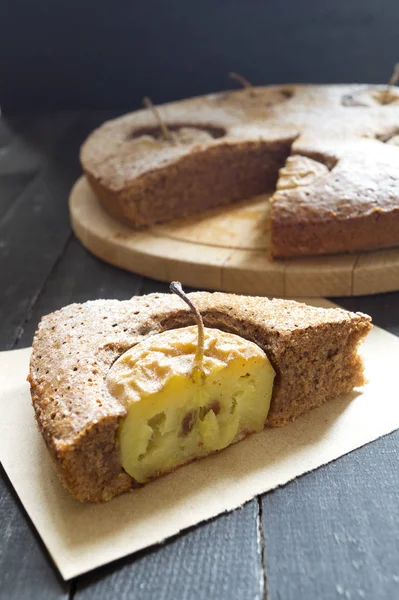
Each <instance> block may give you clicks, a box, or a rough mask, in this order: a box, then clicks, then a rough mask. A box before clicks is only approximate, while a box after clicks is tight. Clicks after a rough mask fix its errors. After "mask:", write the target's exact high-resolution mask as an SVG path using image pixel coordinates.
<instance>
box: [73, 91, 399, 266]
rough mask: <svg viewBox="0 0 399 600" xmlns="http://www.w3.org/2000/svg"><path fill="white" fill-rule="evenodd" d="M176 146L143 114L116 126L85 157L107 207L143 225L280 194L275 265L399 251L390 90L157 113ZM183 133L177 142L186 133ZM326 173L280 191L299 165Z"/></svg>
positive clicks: (256, 98)
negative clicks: (305, 162)
mask: <svg viewBox="0 0 399 600" xmlns="http://www.w3.org/2000/svg"><path fill="white" fill-rule="evenodd" d="M160 112H161V114H162V117H163V119H164V120H165V123H166V124H167V125H168V126H169V127H170V129H171V130H172V133H173V132H174V131H177V132H179V136H180V138H179V139H177V138H176V140H175V142H166V141H164V140H162V139H160V137H159V132H158V131H157V127H156V124H155V123H154V117H153V115H152V113H151V112H150V111H148V110H141V111H136V112H134V113H131V114H129V115H125V116H123V117H120V118H119V119H115V120H113V121H109V122H107V123H105V124H104V125H103V126H101V127H100V128H99V129H97V130H96V131H94V132H93V133H92V134H91V135H90V136H89V137H88V139H87V140H86V142H85V143H84V144H83V146H82V148H81V153H80V158H81V163H82V167H83V170H84V172H85V174H86V176H87V178H88V181H89V183H90V185H91V187H92V188H93V190H94V192H95V193H96V195H97V197H98V199H99V200H100V202H101V203H102V204H103V206H104V207H105V208H106V209H107V210H108V211H109V212H111V213H112V214H113V215H114V216H116V217H117V218H119V219H121V220H123V221H125V222H127V223H129V224H130V225H131V226H133V227H135V228H143V227H149V226H152V225H154V224H155V223H159V222H165V221H168V220H170V219H173V218H176V217H183V216H186V215H189V214H193V213H196V212H201V211H204V210H206V209H208V208H212V207H215V206H218V205H222V204H227V203H230V202H234V201H237V200H242V199H244V198H247V197H249V196H252V195H256V194H259V193H262V192H273V191H274V190H275V189H276V187H277V191H276V192H275V194H274V196H273V198H272V200H271V211H270V213H271V214H270V219H271V220H270V223H271V253H272V255H273V256H274V257H276V258H278V257H289V256H305V255H315V254H328V253H336V252H337V253H341V252H357V251H361V250H369V249H377V248H383V247H390V246H395V245H398V244H399V174H398V169H397V164H398V160H399V141H398V140H399V128H398V122H399V90H398V88H395V87H392V88H391V90H390V92H389V93H387V91H386V87H383V86H365V85H341V86H339V85H326V86H297V85H290V86H268V87H254V88H248V89H244V90H238V91H235V92H222V93H219V94H211V95H208V96H203V97H200V98H192V99H189V100H184V101H180V102H174V103H170V104H166V105H163V106H162V107H160ZM181 132H182V133H181ZM298 155H299V156H306V157H308V158H311V159H312V160H314V161H315V162H316V163H319V165H320V164H321V165H322V166H323V167H324V166H325V165H326V166H327V167H328V170H327V172H325V170H323V169H317V171H318V176H317V177H315V178H310V179H309V178H306V177H305V178H303V179H302V181H301V180H299V179H298V178H296V177H295V174H294V173H293V174H292V175H293V180H295V181H296V183H295V185H292V186H291V187H290V189H283V190H280V189H279V179H278V173H279V170H280V169H282V168H284V165H285V162H286V160H287V159H288V158H289V157H292V156H298Z"/></svg>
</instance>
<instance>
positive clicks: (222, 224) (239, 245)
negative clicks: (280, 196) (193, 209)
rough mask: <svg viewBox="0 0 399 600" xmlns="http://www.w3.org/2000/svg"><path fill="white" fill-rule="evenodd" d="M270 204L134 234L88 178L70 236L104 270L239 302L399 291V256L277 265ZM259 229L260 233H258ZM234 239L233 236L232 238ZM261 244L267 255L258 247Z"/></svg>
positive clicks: (80, 185) (74, 206) (76, 200)
mask: <svg viewBox="0 0 399 600" xmlns="http://www.w3.org/2000/svg"><path fill="white" fill-rule="evenodd" d="M268 202H269V196H268V195H267V194H264V195H262V196H259V197H258V198H257V199H252V201H251V200H249V206H247V205H246V204H245V202H239V203H237V204H232V205H230V206H227V207H222V208H218V209H212V210H210V211H208V212H207V213H206V215H201V216H200V217H198V216H192V217H188V218H186V219H181V220H176V221H173V222H171V223H169V224H168V223H166V224H165V225H162V226H160V225H157V226H155V227H153V228H151V229H149V230H144V231H134V230H133V229H131V228H129V227H128V226H127V225H124V224H122V223H120V222H119V221H117V220H116V219H114V218H113V217H111V216H110V215H109V214H108V212H106V211H105V209H104V208H103V207H102V206H101V205H100V203H99V202H98V200H97V198H96V196H95V194H94V193H93V191H92V189H91V188H90V186H89V184H88V182H87V180H86V178H85V177H82V178H80V179H79V180H78V181H77V183H76V185H75V186H74V188H73V190H72V191H71V195H70V200H69V206H70V214H71V223H72V228H73V230H74V232H75V235H76V236H77V237H78V239H79V240H80V241H81V242H82V244H83V245H84V246H85V247H86V248H87V249H88V250H90V252H92V253H93V254H94V255H95V256H98V257H100V258H101V259H103V260H105V261H106V262H108V263H110V264H112V265H115V266H117V267H121V268H123V269H127V270H128V271H133V272H136V273H140V274H141V275H144V276H147V277H153V278H157V279H161V280H162V281H170V280H173V279H177V280H179V281H181V282H182V283H183V284H184V285H189V286H196V287H200V288H203V289H211V290H212V289H216V290H219V291H227V292H234V293H236V294H252V295H256V294H259V295H267V296H281V297H288V298H292V297H296V298H298V297H316V296H319V297H323V296H352V295H353V294H354V293H357V294H362V295H364V294H367V293H373V294H374V293H377V292H385V291H392V290H394V291H396V290H397V289H399V248H392V249H390V250H384V251H376V252H368V253H365V254H358V255H357V254H348V255H342V256H338V255H331V256H316V257H303V258H290V259H284V260H272V259H271V258H270V256H269V253H268V244H269V241H268V235H269V233H268V231H267V228H266V227H265V226H262V227H261V228H258V227H256V224H257V223H258V222H260V221H261V222H263V221H264V220H265V215H267V213H268V209H269V205H268ZM259 229H260V231H259ZM229 232H230V233H231V235H230V236H229ZM260 239H263V242H262V243H263V247H262V244H261V242H260Z"/></svg>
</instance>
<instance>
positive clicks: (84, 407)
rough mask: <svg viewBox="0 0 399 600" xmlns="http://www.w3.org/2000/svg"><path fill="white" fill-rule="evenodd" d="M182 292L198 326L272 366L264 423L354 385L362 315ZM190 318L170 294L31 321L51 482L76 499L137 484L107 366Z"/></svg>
mask: <svg viewBox="0 0 399 600" xmlns="http://www.w3.org/2000/svg"><path fill="white" fill-rule="evenodd" d="M190 296H191V298H192V300H193V301H194V302H195V303H196V305H197V306H198V308H199V310H200V311H201V314H202V316H203V319H204V324H205V326H207V327H216V328H218V329H222V330H224V331H229V332H231V333H235V334H237V335H240V336H241V337H244V338H246V339H248V340H250V341H253V342H254V343H256V344H257V345H258V346H260V348H262V349H263V350H264V351H265V352H266V354H267V356H268V358H269V360H270V361H271V363H272V365H273V367H274V369H275V370H276V372H277V376H276V380H275V386H274V391H273V397H272V403H271V408H270V411H269V415H268V420H267V425H268V426H282V425H284V424H286V423H287V422H288V421H290V420H293V419H295V418H296V417H298V416H299V415H300V414H302V413H303V412H306V411H308V410H310V409H312V408H314V407H316V406H319V405H320V404H322V403H323V402H325V401H328V400H330V399H331V398H333V397H336V396H337V395H339V394H342V393H345V392H348V391H350V390H351V389H353V387H355V386H360V385H362V384H363V366H362V361H361V359H360V357H359V356H358V354H357V346H358V344H359V342H360V341H361V340H362V339H363V338H364V336H365V335H366V334H367V332H368V331H369V329H370V328H371V323H370V318H369V317H368V316H367V315H363V314H361V313H349V312H347V311H345V310H342V309H338V308H337V309H323V308H315V307H311V306H306V305H304V304H299V303H296V302H293V301H287V300H268V299H266V298H253V297H242V296H234V295H232V294H223V293H214V294H211V293H206V292H198V293H194V294H190ZM193 324H194V320H193V316H192V314H191V312H190V311H189V309H188V308H187V307H186V306H185V305H184V304H183V303H182V302H181V300H180V299H179V298H177V297H175V296H173V295H170V294H151V295H149V296H143V297H136V298H133V299H132V300H129V301H117V300H98V301H94V302H87V303H85V304H72V305H70V306H67V307H65V308H63V309H61V310H60V311H57V312H55V313H52V314H50V315H47V316H46V317H44V318H43V319H42V321H41V322H40V324H39V327H38V330H37V332H36V334H35V338H34V341H33V351H32V356H31V362H30V374H29V377H28V379H29V382H30V386H31V394H32V402H33V407H34V410H35V414H36V419H37V423H38V426H39V428H40V431H41V432H42V434H43V436H44V439H45V441H46V444H47V446H48V448H49V450H50V453H51V455H52V457H53V459H54V463H55V466H56V468H57V471H58V474H59V475H60V478H61V481H62V483H63V484H64V486H65V487H66V488H67V489H68V490H69V491H70V492H71V493H72V495H73V496H74V497H75V498H77V499H78V500H81V501H83V500H91V501H103V500H109V499H111V498H113V497H114V496H117V495H118V494H121V493H123V492H125V491H128V490H130V489H132V488H134V487H135V486H136V485H137V484H136V483H135V482H134V481H133V480H132V478H131V477H130V476H129V475H127V474H126V473H125V472H124V471H123V469H122V467H121V463H120V457H119V451H118V447H117V443H116V434H117V428H118V424H119V422H120V419H121V418H123V417H124V416H125V414H126V409H125V407H124V406H122V405H121V404H120V403H119V402H118V401H117V400H116V399H115V398H113V397H112V396H111V395H110V394H109V393H108V391H107V387H106V376H107V373H108V371H109V369H110V367H111V366H112V364H113V363H114V362H115V360H116V359H117V358H118V357H119V356H121V354H123V353H124V352H125V351H127V350H128V349H129V348H131V347H132V346H134V345H135V344H137V343H138V342H140V341H141V340H143V339H145V338H146V337H147V336H149V335H154V334H155V333H159V332H161V331H165V330H167V329H173V328H179V327H186V326H188V325H193Z"/></svg>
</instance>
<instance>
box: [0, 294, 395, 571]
mask: <svg viewBox="0 0 399 600" xmlns="http://www.w3.org/2000/svg"><path fill="white" fill-rule="evenodd" d="M318 304H321V302H318ZM362 352H363V355H364V358H365V364H366V373H367V376H368V378H369V383H368V384H367V385H366V386H365V387H364V388H362V389H361V390H358V391H355V392H353V393H352V394H350V395H348V396H346V397H343V398H340V399H338V400H335V401H332V402H329V403H327V404H325V405H324V406H322V407H321V408H318V409H316V410H314V411H312V412H310V413H308V414H306V415H303V416H302V417H301V418H299V419H298V420H297V421H296V422H295V423H293V424H291V425H287V426H286V427H284V428H282V429H269V430H265V431H263V432H262V433H260V434H257V435H253V436H251V437H249V438H248V439H247V440H245V441H243V442H241V443H239V444H236V445H234V446H231V447H230V448H228V449H226V450H224V451H223V452H221V453H220V454H218V455H214V456H212V457H208V458H206V459H203V460H201V461H199V462H196V463H193V464H191V465H188V466H186V467H183V468H181V469H180V470H178V471H176V472H175V473H172V474H171V475H168V476H166V477H163V478H161V479H159V480H157V481H154V482H152V483H150V484H148V485H147V486H145V487H143V488H141V489H138V490H135V491H134V492H132V493H130V494H125V495H123V496H120V497H119V498H115V499H114V500H112V501H111V502H108V503H106V504H97V505H93V504H80V503H79V502H77V501H75V500H74V499H73V498H72V497H71V496H70V495H69V494H68V492H66V491H65V490H64V489H63V488H62V487H61V485H60V483H59V482H58V479H57V475H56V474H55V472H54V469H53V466H52V463H51V462H50V458H49V456H48V452H47V450H46V447H45V444H44V441H43V439H42V437H41V435H40V434H39V432H38V430H37V428H36V424H35V420H34V417H33V409H32V406H31V400H30V395H29V388H28V384H27V383H26V374H27V372H28V362H29V356H30V349H29V348H27V349H24V350H15V351H11V352H2V353H0V411H1V412H0V414H1V415H2V427H1V436H0V458H1V461H2V463H3V466H4V469H5V470H6V472H7V474H8V477H9V478H10V480H11V482H12V484H13V486H14V488H15V490H16V492H17V494H18V496H19V498H20V500H21V502H22V504H23V505H24V507H25V509H26V511H27V513H28V515H29V516H30V518H31V519H32V521H33V523H34V525H35V527H36V529H37V531H38V532H39V534H40V536H41V537H42V539H43V541H44V543H45V545H46V546H47V548H48V551H49V552H50V554H51V556H52V558H53V560H54V562H55V563H56V565H57V567H58V568H59V570H60V572H61V574H62V576H63V577H64V578H65V579H69V578H71V577H74V576H76V575H79V574H81V573H84V572H86V571H89V570H90V569H94V568H95V567H99V566H100V565H104V564H105V563H108V562H110V561H113V560H115V559H117V558H120V557H122V556H126V555H127V554H131V553H133V552H136V551H137V550H140V549H142V548H145V547H147V546H151V545H152V544H156V543H158V542H160V541H162V540H165V539H166V538H168V537H170V536H172V535H174V534H176V533H178V532H179V531H181V530H183V529H186V528H187V527H190V526H192V525H195V524H196V523H199V522H201V521H205V520H206V519H210V518H211V517H214V516H216V515H219V514H220V513H223V512H224V511H228V510H232V509H234V508H237V507H238V506H241V505H242V504H243V503H244V502H247V501H248V500H251V499H252V498H253V497H254V496H256V495H257V494H261V493H263V492H267V491H268V490H272V489H273V488H275V487H277V486H279V485H283V484H285V483H287V482H288V481H290V480H291V479H294V478H295V477H298V476H299V475H302V474H303V473H306V472H307V471H311V470H312V469H315V468H316V467H320V466H321V465H324V464H325V463H327V462H329V461H332V460H334V459H336V458H338V457H339V456H342V455H344V454H346V453H347V452H350V451H351V450H354V449H355V448H359V447H360V446H362V445H364V444H367V443H368V442H371V441H372V440H375V439H376V438H378V437H380V436H382V435H384V434H387V433H389V432H391V431H393V430H395V429H397V428H399V402H398V391H397V381H398V375H397V368H398V364H399V339H398V338H396V337H395V336H393V335H391V334H389V333H387V332H386V331H383V330H381V329H379V328H377V327H375V328H374V329H373V330H372V332H371V333H370V335H369V336H368V339H367V341H366V343H365V344H364V346H363V350H362Z"/></svg>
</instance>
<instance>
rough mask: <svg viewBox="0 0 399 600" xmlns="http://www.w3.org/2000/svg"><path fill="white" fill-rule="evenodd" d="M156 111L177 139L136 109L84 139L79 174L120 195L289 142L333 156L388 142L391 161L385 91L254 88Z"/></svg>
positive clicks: (390, 102) (390, 105)
mask: <svg viewBox="0 0 399 600" xmlns="http://www.w3.org/2000/svg"><path fill="white" fill-rule="evenodd" d="M159 111H160V113H161V115H162V118H163V119H164V121H165V123H167V125H168V126H169V127H170V129H171V130H172V132H175V135H176V136H177V137H178V138H179V139H178V140H175V141H172V142H168V141H165V140H163V139H162V137H161V136H160V134H159V127H158V126H157V123H156V122H155V120H154V116H153V114H152V113H151V111H149V110H148V109H144V110H139V111H136V112H133V113H130V114H128V115H125V116H123V117H120V118H118V119H114V120H112V121H108V122H107V123H105V124H104V125H102V126H101V127H100V128H98V129H97V130H96V131H94V132H93V133H92V134H91V135H90V136H89V138H88V139H87V140H86V142H85V143H84V144H83V146H82V149H81V161H82V164H83V167H84V169H85V170H86V171H87V172H89V173H93V174H94V175H100V176H101V180H102V182H103V184H105V185H106V186H107V187H109V188H110V189H113V190H122V189H124V187H126V186H127V185H129V183H130V182H131V181H133V180H134V179H136V178H137V177H139V176H140V175H141V174H143V173H147V172H149V171H151V170H152V169H155V168H159V167H161V166H162V167H164V166H167V165H168V164H173V163H175V162H176V161H177V160H178V159H179V158H181V157H182V156H184V155H186V154H187V153H192V152H194V153H195V152H197V151H199V152H200V151H201V150H203V149H204V148H209V147H211V146H219V145H226V144H227V145H229V144H239V143H240V141H241V142H244V141H248V140H258V139H259V138H261V139H266V140H278V139H287V138H290V137H295V136H297V137H298V140H297V144H298V147H299V146H301V145H306V146H308V147H309V146H310V147H312V146H313V144H316V143H317V144H319V145H321V146H323V140H325V141H327V140H328V147H329V148H330V149H331V146H333V154H334V155H336V156H338V157H339V156H340V148H341V146H343V152H344V153H345V146H346V143H347V142H349V141H352V142H353V141H356V142H358V143H360V146H359V148H360V150H361V152H363V154H364V155H368V153H369V152H371V155H372V154H373V150H372V149H371V148H372V147H371V146H370V145H365V146H364V148H363V149H362V142H363V140H365V139H370V140H377V141H376V144H377V148H378V147H380V146H382V145H384V144H385V143H386V142H387V141H388V140H392V141H391V142H390V143H389V144H388V146H390V147H389V148H388V149H386V150H385V152H386V153H387V155H388V154H389V153H391V155H392V156H394V154H393V153H395V156H396V154H397V148H394V146H395V141H394V140H395V137H397V134H398V132H399V129H398V118H399V90H398V88H392V89H391V91H390V93H389V94H388V95H387V93H386V87H385V86H366V85H325V86H322V85H309V86H305V85H290V86H267V87H256V88H255V87H254V88H247V89H243V90H238V91H231V92H221V93H218V94H210V95H208V96H203V97H199V98H192V99H188V100H183V101H179V102H173V103H169V104H165V105H162V106H160V107H159ZM294 152H295V147H294ZM322 152H325V153H326V152H327V147H326V149H325V150H323V148H322ZM375 152H377V151H375ZM375 152H374V153H375ZM392 160H394V159H392Z"/></svg>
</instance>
